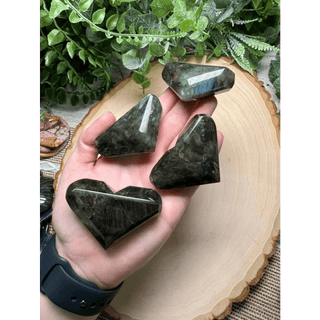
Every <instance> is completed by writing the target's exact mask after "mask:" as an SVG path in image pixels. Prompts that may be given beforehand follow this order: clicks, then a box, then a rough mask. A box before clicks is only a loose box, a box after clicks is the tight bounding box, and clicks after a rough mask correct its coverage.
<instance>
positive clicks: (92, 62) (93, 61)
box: [88, 56, 97, 67]
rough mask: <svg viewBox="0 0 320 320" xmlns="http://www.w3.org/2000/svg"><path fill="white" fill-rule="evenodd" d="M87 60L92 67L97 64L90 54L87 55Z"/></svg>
mask: <svg viewBox="0 0 320 320" xmlns="http://www.w3.org/2000/svg"><path fill="white" fill-rule="evenodd" d="M88 60H89V62H90V63H91V64H92V65H93V66H94V67H96V66H97V65H96V62H95V60H94V59H93V58H92V56H89V57H88Z"/></svg>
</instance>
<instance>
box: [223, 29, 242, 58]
mask: <svg viewBox="0 0 320 320" xmlns="http://www.w3.org/2000/svg"><path fill="white" fill-rule="evenodd" d="M226 38H227V40H228V41H229V46H230V48H231V50H230V49H229V50H230V51H232V52H234V53H236V55H237V56H239V57H241V58H243V57H244V54H245V47H244V45H243V44H242V43H241V42H239V41H238V40H237V39H235V38H233V37H231V36H230V35H229V34H227V35H226Z"/></svg>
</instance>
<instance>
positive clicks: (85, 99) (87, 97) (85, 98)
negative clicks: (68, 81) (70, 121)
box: [82, 94, 89, 104]
mask: <svg viewBox="0 0 320 320" xmlns="http://www.w3.org/2000/svg"><path fill="white" fill-rule="evenodd" d="M82 102H83V103H84V104H87V103H88V102H89V96H87V95H86V94H84V95H83V96H82Z"/></svg>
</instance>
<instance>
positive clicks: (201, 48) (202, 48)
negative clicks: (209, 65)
mask: <svg viewBox="0 0 320 320" xmlns="http://www.w3.org/2000/svg"><path fill="white" fill-rule="evenodd" d="M195 49H196V51H195V55H196V56H197V57H203V56H204V55H205V53H206V45H205V43H204V42H199V43H198V44H197V46H196V48H195Z"/></svg>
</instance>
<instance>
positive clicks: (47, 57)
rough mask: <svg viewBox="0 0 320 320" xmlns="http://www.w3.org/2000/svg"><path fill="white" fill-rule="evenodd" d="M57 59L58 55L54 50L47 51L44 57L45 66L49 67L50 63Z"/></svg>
mask: <svg viewBox="0 0 320 320" xmlns="http://www.w3.org/2000/svg"><path fill="white" fill-rule="evenodd" d="M57 57H58V54H57V53H56V52H55V51H54V50H49V51H47V52H46V54H45V56H44V61H45V65H46V66H47V67H49V66H50V64H51V63H52V61H54V60H55V59H56V58H57Z"/></svg>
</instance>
